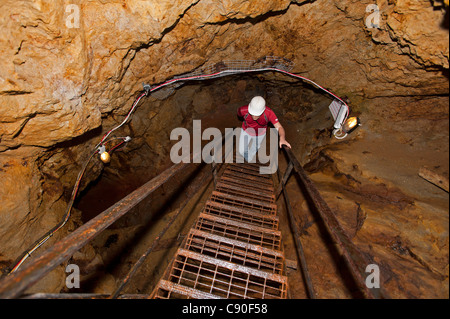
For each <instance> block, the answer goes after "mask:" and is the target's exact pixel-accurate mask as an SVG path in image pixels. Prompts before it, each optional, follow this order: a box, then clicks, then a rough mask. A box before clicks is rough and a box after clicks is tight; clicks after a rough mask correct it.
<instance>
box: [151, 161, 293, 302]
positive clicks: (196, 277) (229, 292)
mask: <svg viewBox="0 0 450 319" xmlns="http://www.w3.org/2000/svg"><path fill="white" fill-rule="evenodd" d="M259 167H260V166H259V165H258V164H249V163H245V164H227V166H226V168H225V170H224V172H223V173H222V176H221V177H220V180H219V181H218V182H217V183H216V190H214V191H213V192H212V194H211V196H210V198H209V200H208V201H207V202H206V204H205V207H204V208H203V210H202V212H201V213H200V215H199V217H198V219H197V221H196V223H195V224H194V226H193V227H192V228H191V230H190V231H189V233H188V235H187V236H186V238H185V240H184V241H183V244H182V248H179V249H178V251H177V253H176V254H175V257H174V258H173V260H172V262H171V263H170V264H169V267H168V268H167V270H166V272H165V274H164V275H163V278H162V279H161V280H160V281H159V283H158V284H157V286H156V287H155V289H154V290H153V293H152V295H151V297H152V298H157V299H171V298H176V299H191V298H196V299H207V298H258V299H262V298H286V297H287V289H288V285H287V277H286V276H284V265H285V259H284V253H283V249H282V241H281V232H280V231H279V230H278V227H279V219H278V217H277V216H276V213H277V206H276V205H275V204H274V203H275V195H274V187H273V181H272V178H271V177H270V176H268V175H261V174H259Z"/></svg>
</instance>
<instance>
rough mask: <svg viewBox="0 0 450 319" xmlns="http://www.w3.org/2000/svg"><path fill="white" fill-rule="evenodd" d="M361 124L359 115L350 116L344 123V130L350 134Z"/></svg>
mask: <svg viewBox="0 0 450 319" xmlns="http://www.w3.org/2000/svg"><path fill="white" fill-rule="evenodd" d="M360 125H361V122H360V120H359V118H358V117H350V118H348V119H347V121H345V123H344V125H343V126H342V130H343V131H344V132H345V133H347V134H348V133H351V132H353V131H354V130H355V129H356V128H357V127H358V126H360Z"/></svg>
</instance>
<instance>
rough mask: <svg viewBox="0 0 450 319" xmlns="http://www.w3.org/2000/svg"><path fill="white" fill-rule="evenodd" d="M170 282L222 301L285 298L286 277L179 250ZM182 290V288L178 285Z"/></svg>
mask: <svg viewBox="0 0 450 319" xmlns="http://www.w3.org/2000/svg"><path fill="white" fill-rule="evenodd" d="M165 280H166V281H168V282H172V283H174V284H178V285H181V286H185V287H189V288H191V289H195V290H198V291H201V292H204V293H208V294H212V295H214V296H218V297H222V298H258V299H262V298H286V294H287V277H286V276H282V275H277V274H271V273H268V272H264V271H260V270H257V269H253V268H249V267H246V266H242V265H237V264H234V263H230V262H227V261H223V260H219V259H216V258H212V257H209V256H205V255H202V254H198V253H195V252H192V251H189V250H186V249H183V248H180V249H178V251H177V253H176V256H175V259H174V261H173V265H172V271H171V273H170V274H169V275H168V278H167V279H165ZM178 287H179V286H178Z"/></svg>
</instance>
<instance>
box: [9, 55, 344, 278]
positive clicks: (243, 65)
mask: <svg viewBox="0 0 450 319" xmlns="http://www.w3.org/2000/svg"><path fill="white" fill-rule="evenodd" d="M293 67H294V64H293V62H292V61H290V60H288V59H285V58H280V57H273V56H266V57H264V58H261V59H259V60H257V61H251V60H241V61H239V60H238V61H223V62H219V63H216V64H213V65H210V66H208V67H205V68H200V69H198V70H196V71H193V72H190V73H187V74H183V75H180V76H176V77H174V78H172V79H171V80H168V81H166V82H164V83H162V84H157V85H154V86H150V85H149V84H144V85H143V86H144V91H143V92H142V93H141V94H140V95H139V96H138V97H137V99H136V100H135V101H134V103H133V105H132V107H131V109H130V111H129V112H128V114H127V116H126V117H125V119H124V120H123V121H122V122H121V123H120V124H119V125H117V126H115V127H114V128H112V129H111V130H109V131H108V132H107V133H106V134H105V135H104V136H103V138H102V139H101V140H100V142H99V143H98V144H97V145H96V146H95V147H94V149H93V150H92V152H91V154H90V155H89V158H88V159H87V160H86V161H85V163H84V164H83V166H82V169H81V171H80V173H79V174H78V178H77V180H76V182H75V186H74V188H73V190H72V195H71V199H70V201H69V204H68V206H67V209H66V212H65V214H64V218H63V220H62V221H61V222H60V223H59V224H58V225H57V226H55V227H54V228H53V229H51V230H50V231H48V232H47V233H46V234H45V235H44V236H42V237H41V238H40V239H38V240H37V241H36V242H35V243H34V244H33V245H32V247H31V248H30V249H28V250H27V251H26V252H24V253H23V254H22V255H21V256H20V257H19V258H18V261H16V262H15V263H14V266H13V267H12V270H11V271H10V273H13V272H15V271H16V270H17V269H18V268H19V267H20V265H22V264H23V262H24V261H25V260H26V259H27V258H28V257H30V256H31V254H32V253H33V252H34V251H36V250H37V249H38V248H39V247H40V246H42V245H43V244H44V243H45V242H46V241H47V240H48V239H49V238H50V237H52V236H53V235H54V233H56V232H57V231H58V230H59V229H61V228H62V227H63V226H64V225H65V224H66V223H67V221H68V220H69V217H70V213H71V210H72V206H73V203H74V201H75V198H76V196H77V193H78V188H79V185H80V182H81V179H82V177H83V175H84V173H85V170H86V168H87V166H88V164H89V162H90V161H91V159H92V158H93V157H94V155H95V154H97V153H100V154H101V153H102V152H105V151H106V146H105V145H106V144H107V143H109V142H110V141H112V140H117V139H118V140H121V141H120V142H119V143H118V144H116V145H115V146H113V147H110V152H111V151H112V150H114V149H117V148H118V147H119V146H122V145H124V144H126V143H128V142H129V141H130V140H131V138H130V137H129V136H126V137H112V138H110V139H109V140H108V137H109V136H110V135H111V133H112V132H114V131H116V130H117V129H119V128H120V127H122V126H123V125H124V124H126V123H127V122H128V121H129V120H130V118H131V115H132V114H133V112H134V110H135V109H136V107H137V105H138V104H139V102H140V100H141V99H142V98H143V97H144V96H149V95H150V94H153V96H155V97H158V96H156V94H158V95H159V98H164V97H167V96H168V95H170V94H172V92H174V90H175V89H176V88H177V87H179V86H181V85H183V84H184V83H185V82H187V81H199V80H208V79H214V78H219V77H224V76H228V75H236V74H249V73H261V72H278V73H282V74H285V75H287V76H290V77H293V78H296V79H299V80H302V81H306V82H308V83H310V84H312V85H313V86H315V87H316V88H318V89H320V90H322V91H324V92H326V93H327V94H329V95H330V96H331V97H333V99H335V100H337V101H339V103H340V104H341V107H342V108H344V113H345V116H344V118H343V120H342V122H341V123H344V122H345V120H346V119H347V117H348V115H349V112H350V109H349V107H348V105H347V103H346V102H345V101H343V100H342V99H341V98H339V97H338V96H337V95H335V94H333V93H332V92H330V91H329V90H327V89H325V88H323V87H322V86H320V85H319V84H317V83H315V82H314V81H312V80H310V79H308V78H305V77H303V76H300V75H297V74H294V73H291V71H292V69H293ZM156 91H159V92H158V93H154V92H156Z"/></svg>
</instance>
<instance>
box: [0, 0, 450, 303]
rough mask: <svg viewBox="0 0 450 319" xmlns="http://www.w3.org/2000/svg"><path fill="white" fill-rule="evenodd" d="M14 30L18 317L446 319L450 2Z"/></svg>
mask: <svg viewBox="0 0 450 319" xmlns="http://www.w3.org/2000/svg"><path fill="white" fill-rule="evenodd" d="M0 8H1V9H2V10H0V18H1V20H2V21H3V22H4V23H5V27H4V28H2V30H1V31H0V33H1V35H2V36H1V37H0V38H1V39H2V44H1V50H2V53H3V59H2V60H1V62H0V63H1V68H0V79H1V81H0V88H1V91H0V100H1V101H2V105H3V107H2V108H1V109H0V121H1V125H0V181H1V187H0V198H1V206H0V234H1V236H0V237H1V238H2V244H1V246H0V270H1V278H0V297H1V298H37V299H39V298H46V299H52V298H88V299H92V298H97V299H107V298H113V299H114V298H122V299H134V298H200V299H203V298H230V299H231V298H257V299H260V298H282V299H352V298H356V299H359V298H388V299H391V298H392V299H417V298H419V299H429V298H438V299H443V298H449V293H448V272H449V268H448V263H449V241H448V228H449V227H448V226H449V223H448V212H449V196H448V189H449V186H448V175H449V173H448V170H449V148H448V146H449V144H448V142H449V123H448V118H449V117H448V114H449V107H448V105H449V97H448V96H449V77H448V58H449V48H448V47H449V44H448V43H449V42H448V41H449V27H448V1H421V2H413V1H407V0H398V1H392V2H383V3H381V2H377V3H375V2H371V1H360V2H357V3H355V2H351V1H348V0H328V1H325V0H316V1H287V0H286V1H285V0H277V1H269V2H266V3H264V4H261V3H260V2H259V1H253V0H252V1H227V2H223V1H206V2H205V1H189V0H186V1H184V0H180V1H176V3H175V2H173V1H172V2H170V1H158V2H156V1H146V2H142V1H116V2H99V3H97V2H90V1H78V2H76V3H74V4H67V5H62V4H56V3H53V4H47V5H43V4H41V3H37V2H32V1H24V2H21V3H20V4H10V3H9V2H6V3H2V4H0ZM255 96H259V97H263V99H264V101H265V105H266V108H270V109H271V110H272V111H273V112H274V114H276V116H277V118H278V121H279V122H278V123H279V124H281V125H282V128H283V130H284V132H285V138H286V141H288V142H289V144H290V146H291V147H290V148H289V147H286V146H281V147H280V146H279V145H278V142H279V138H280V135H281V134H279V135H274V136H271V135H270V134H269V132H273V130H272V131H271V130H270V129H274V125H273V123H269V122H270V121H267V124H268V128H267V134H266V139H265V140H264V141H263V144H265V146H266V150H267V152H269V150H270V151H272V152H273V154H274V156H275V157H276V158H277V162H276V165H275V167H276V169H275V170H274V171H272V172H271V173H270V174H261V173H260V171H259V170H260V168H261V166H264V165H267V163H261V161H258V160H255V162H251V163H247V162H246V161H245V162H240V161H239V160H238V159H237V156H238V155H239V154H238V153H239V152H238V151H237V149H233V151H232V153H233V154H231V160H230V161H229V162H226V161H225V158H223V159H222V158H221V159H222V160H221V161H218V162H217V163H215V162H213V163H210V162H207V161H205V158H204V157H203V158H202V159H201V160H200V161H197V162H196V161H194V160H193V159H192V158H189V160H188V161H182V162H176V161H174V156H173V153H171V151H172V150H173V149H174V146H175V145H177V143H179V142H180V136H179V135H177V134H175V133H174V132H180V131H183V132H188V133H189V143H187V144H188V146H189V148H188V153H189V154H192V152H193V151H194V144H195V143H199V144H197V146H199V147H200V149H202V148H204V147H205V146H206V145H207V144H208V143H209V142H211V141H212V138H211V137H205V138H200V141H198V136H199V135H196V134H195V130H196V129H199V131H200V133H202V132H204V131H205V130H207V129H208V128H214V129H217V130H216V132H220V133H222V135H223V137H224V139H225V132H226V130H227V129H233V130H234V129H236V131H239V130H240V128H241V127H242V125H243V122H245V121H246V119H245V118H244V119H243V118H242V116H238V109H239V108H241V107H243V106H247V105H249V104H250V103H251V101H252V99H253V98H254V97H255ZM263 114H265V113H263ZM350 119H352V120H353V121H354V123H356V125H355V126H354V127H351V128H348V127H346V124H347V123H349V120H350ZM199 125H200V127H199ZM277 132H278V133H279V132H280V131H279V130H278V131H277ZM269 135H270V136H269ZM200 136H201V134H200ZM196 137H197V140H196V141H195V138H196ZM238 139H239V138H236V139H235V140H234V141H235V142H236V143H237V140H238ZM273 139H276V141H275V147H274V148H273V147H272V148H271V146H273V145H272V143H271V142H272V141H273ZM222 142H223V141H222V140H221V143H222ZM236 143H235V144H236ZM235 144H233V146H234V145H235ZM221 145H222V144H221ZM222 150H223V149H221V151H222ZM271 154H272V153H271ZM223 155H224V156H225V152H223ZM233 156H234V157H233ZM266 199H267V200H266ZM233 205H234V206H233ZM233 207H234V208H233ZM255 211H256V212H255ZM119 215H120V216H119ZM213 215H214V216H213ZM208 218H209V219H208ZM213 221H214V224H213ZM208 223H209V224H208ZM220 223H222V224H221V225H222V226H220V227H221V228H220V227H219V226H217V225H219V224H220ZM224 223H228V224H226V225H225V224H224ZM223 225H225V226H223ZM249 225H250V226H249ZM267 225H269V226H267ZM233 227H234V228H233ZM219 228H220V229H219ZM247 230H248V232H246V231H247ZM256 231H258V232H260V233H261V234H262V235H261V237H257V236H259V235H256V234H255V232H256ZM252 232H253V233H252ZM270 236H272V237H270ZM244 237H245V238H244ZM269 237H270V238H275V237H276V239H273V241H271V240H272V239H267V238H269ZM200 240H202V242H201V245H200V244H199V241H200ZM199 245H200V246H201V247H200V246H199ZM258 254H259V255H258ZM256 255H258V256H259V257H258V258H259V259H258V258H257V257H256ZM188 261H189V262H191V263H190V264H188ZM202 267H203V268H202ZM75 275H76V276H77V277H76V278H75V277H74V276H75ZM243 286H244V287H246V288H245V289H243V288H242V287H243Z"/></svg>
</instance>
